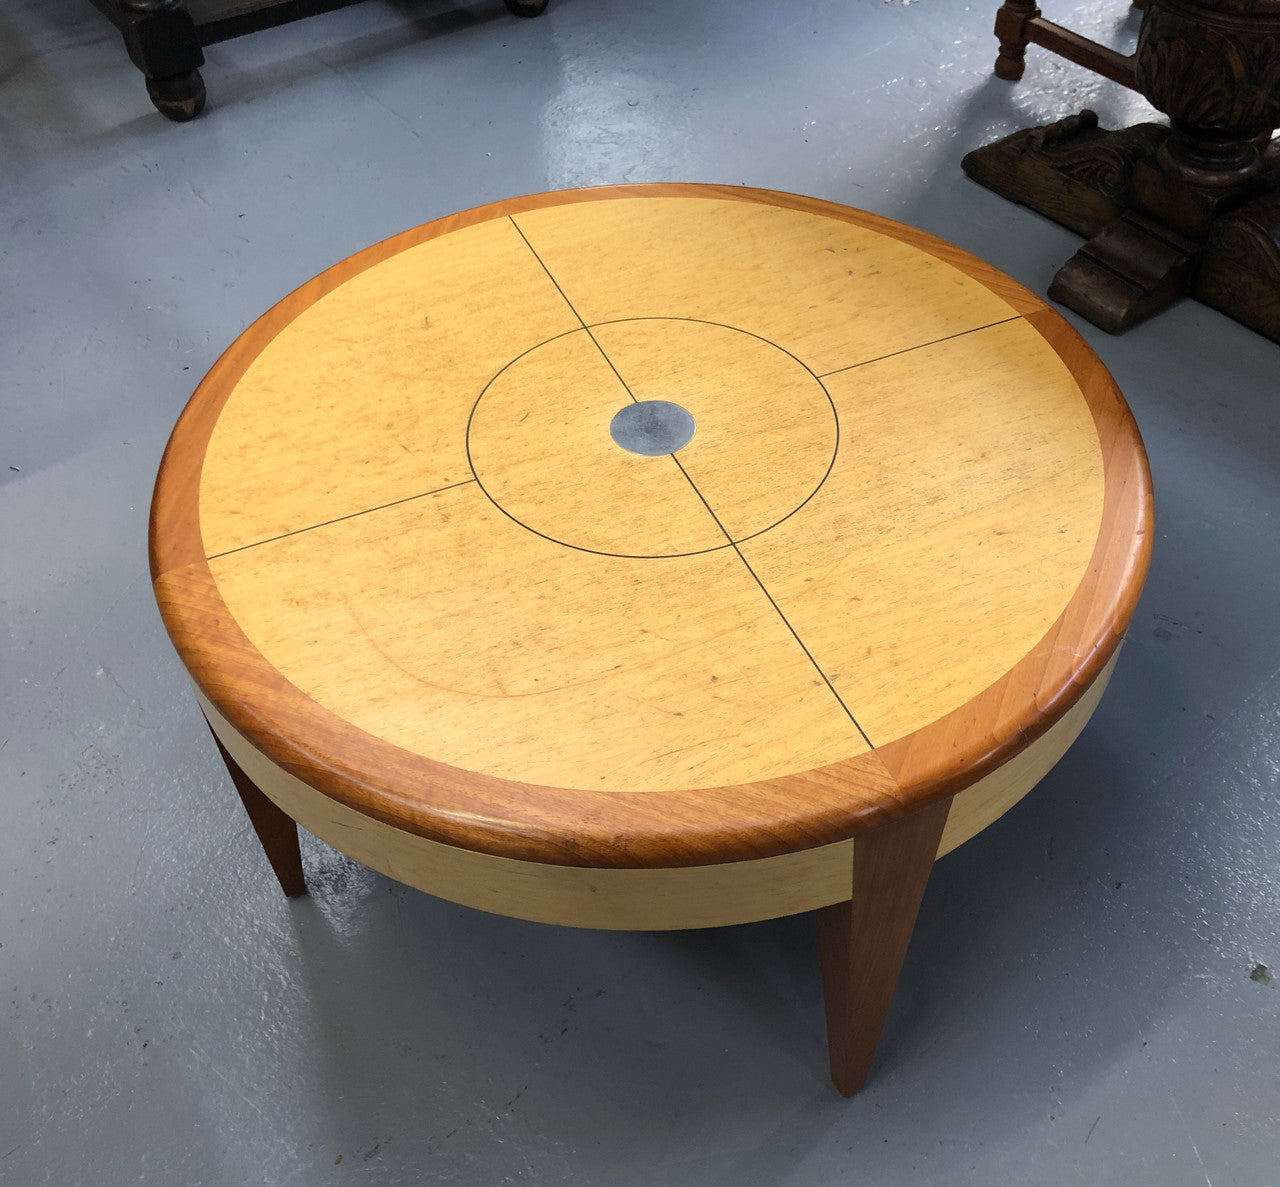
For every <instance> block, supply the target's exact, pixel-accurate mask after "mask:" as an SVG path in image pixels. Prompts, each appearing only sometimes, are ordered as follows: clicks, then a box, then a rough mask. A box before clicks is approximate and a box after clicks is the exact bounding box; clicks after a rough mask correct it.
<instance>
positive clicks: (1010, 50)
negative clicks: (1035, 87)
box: [996, 0, 1040, 82]
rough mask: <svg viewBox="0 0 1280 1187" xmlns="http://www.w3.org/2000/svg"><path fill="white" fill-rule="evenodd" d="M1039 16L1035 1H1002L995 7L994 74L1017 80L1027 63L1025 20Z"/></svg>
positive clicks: (1009, 80) (1010, 80)
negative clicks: (996, 48) (996, 42)
mask: <svg viewBox="0 0 1280 1187" xmlns="http://www.w3.org/2000/svg"><path fill="white" fill-rule="evenodd" d="M1039 15H1040V10H1039V9H1038V8H1037V7H1036V5H1035V0H1004V3H1003V4H1002V5H1000V7H999V8H998V9H997V10H996V36H997V37H998V38H999V39H1000V53H999V54H998V55H997V57H996V77H997V78H1003V79H1005V80H1006V81H1007V82H1017V81H1018V79H1020V78H1021V77H1022V72H1023V70H1024V69H1025V68H1026V64H1027V45H1028V43H1029V42H1030V40H1031V39H1030V37H1029V36H1028V32H1027V22H1028V21H1030V20H1034V19H1035V18H1036V17H1038V16H1039Z"/></svg>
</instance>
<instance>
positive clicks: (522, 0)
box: [506, 0, 547, 16]
mask: <svg viewBox="0 0 1280 1187" xmlns="http://www.w3.org/2000/svg"><path fill="white" fill-rule="evenodd" d="M506 5H507V11H508V12H509V13H510V14H511V15H512V16H541V15H542V14H543V12H544V11H545V10H546V7H547V0H506Z"/></svg>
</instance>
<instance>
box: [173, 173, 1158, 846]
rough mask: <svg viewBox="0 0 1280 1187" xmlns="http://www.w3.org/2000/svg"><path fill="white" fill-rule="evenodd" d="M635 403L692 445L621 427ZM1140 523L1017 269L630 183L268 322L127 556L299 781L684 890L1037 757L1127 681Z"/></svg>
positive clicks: (422, 233)
mask: <svg viewBox="0 0 1280 1187" xmlns="http://www.w3.org/2000/svg"><path fill="white" fill-rule="evenodd" d="M645 399H667V400H673V401H675V402H677V403H680V404H681V405H682V406H685V407H686V408H688V410H689V411H690V412H691V413H692V414H693V416H694V420H695V422H696V426H697V427H696V431H695V435H694V438H693V440H692V441H691V442H690V443H689V445H687V446H686V447H685V448H683V449H682V450H680V451H679V452H678V453H676V454H674V455H670V456H662V457H656V458H653V457H640V456H638V455H635V454H631V453H628V452H627V451H625V450H622V449H619V448H618V447H617V446H616V445H614V444H613V442H612V441H611V439H610V437H609V433H608V426H609V421H610V419H611V418H612V416H613V415H614V414H615V413H616V412H617V411H618V409H619V408H620V407H622V406H623V405H624V404H626V403H628V402H630V401H632V400H645ZM1150 514H1151V511H1150V480H1149V476H1148V473H1147V467H1146V459H1145V455H1144V453H1143V450H1142V446H1141V442H1140V439H1139V437H1138V435H1137V431H1136V429H1135V427H1134V425H1133V421H1132V417H1131V416H1130V414H1129V412H1128V409H1127V407H1126V406H1125V404H1124V402H1123V400H1122V398H1121V397H1120V396H1119V393H1118V392H1117V391H1116V389H1115V386H1114V384H1113V383H1112V381H1111V379H1110V377H1109V376H1108V375H1107V373H1106V371H1105V369H1104V368H1103V367H1102V366H1101V364H1100V363H1099V362H1098V360H1097V359H1096V357H1095V356H1093V354H1092V353H1091V352H1090V351H1089V349H1088V347H1087V346H1086V345H1085V344H1084V343H1083V341H1082V340H1081V339H1080V338H1079V337H1078V336H1077V335H1076V334H1075V333H1074V332H1073V331H1072V330H1071V329H1070V328H1069V327H1068V326H1067V324H1066V323H1065V322H1064V321H1063V320H1062V319H1061V318H1060V317H1058V316H1057V315H1056V314H1054V313H1052V311H1050V310H1049V309H1048V308H1047V307H1046V306H1044V304H1043V303H1042V302H1040V301H1039V300H1038V299H1037V298H1035V297H1034V296H1033V295H1031V294H1030V293H1028V292H1026V290H1023V289H1021V288H1020V287H1019V286H1018V285H1016V284H1015V283H1014V282H1013V281H1011V280H1010V279H1009V278H1007V277H1004V276H1003V275H1002V274H1000V273H998V272H996V271H995V270H994V269H992V268H991V267H990V266H989V265H986V264H983V263H981V262H980V261H977V260H975V259H973V257H970V256H967V255H966V254H965V253H963V252H961V251H959V250H958V249H956V248H954V247H951V246H950V245H947V244H943V243H941V242H940V241H938V240H935V239H932V238H931V237H929V236H927V235H924V234H923V233H921V232H919V231H915V230H913V229H910V228H906V227H903V226H901V225H900V224H895V223H891V222H889V221H888V220H884V219H880V218H877V217H876V216H872V215H868V214H865V213H863V212H859V211H853V210H850V209H848V208H845V207H839V206H834V205H831V204H828V203H823V202H819V201H817V200H814V199H805V198H798V197H794V196H789V195H779V194H773V193H768V192H764V191H752V190H745V189H744V190H739V189H733V188H728V187H700V186H651V187H622V188H617V189H608V190H594V191H573V192H569V193H565V194H558V195H555V194H553V195H537V196H534V197H531V198H524V199H517V200H514V201H512V202H508V203H499V204H496V205H495V206H492V207H486V208H480V209H479V210H476V211H470V212H467V213H466V214H464V215H459V216H454V217H452V218H449V219H445V220H441V221H440V222H438V223H434V224H428V225H427V226H426V227H422V228H417V229H416V230H414V231H411V232H407V233H406V234H405V235H403V236H398V237H396V238H395V239H392V240H389V241H387V242H386V243H384V244H379V245H377V246H375V247H374V248H370V249H369V250H368V251H366V252H362V253H359V254H358V255H356V256H353V257H351V259H349V260H346V261H344V262H343V263H342V264H340V265H338V266H336V267H335V268H334V269H331V270H330V271H329V272H327V273H324V274H322V275H321V276H320V277H317V278H316V280H314V281H312V282H310V283H309V284H308V285H306V286H304V287H303V288H302V289H300V290H298V292H297V293H295V294H293V295H292V296H291V297H289V298H286V300H285V301H283V302H282V303H281V304H280V305H279V306H277V307H276V308H275V309H273V310H271V311H270V312H269V313H268V314H266V315H265V316H264V317H263V318H262V319H260V321H259V322H257V323H255V324H254V325H253V326H252V327H250V329H249V330H248V331H246V333H245V334H244V335H242V337H241V338H240V339H239V340H238V341H237V343H236V344H235V345H234V346H233V347H232V348H231V349H230V350H229V351H228V352H227V354H226V355H224V356H223V358H222V359H221V360H220V361H219V362H218V364H217V365H215V367H214V369H213V370H212V371H211V372H210V374H209V376H208V377H207V378H206V380H205V382H204V383H203V384H202V385H201V387H200V388H199V389H198V390H197V392H196V395H195V396H194V397H193V398H192V401H191V403H190V404H189V405H188V408H187V410H186V411H185V412H184V414H183V417H182V419H181V420H180V421H179V424H178V426H177V428H176V429H175V432H174V435H173V438H172V440H171V442H170V446H169V449H168V450H167V452H166V455H165V459H164V461H163V463H162V465H161V471H160V475H159V478H158V480H157V488H156V497H155V501H154V503H153V509H152V533H151V545H152V567H153V576H154V578H155V585H156V593H157V598H158V600H159V602H160V606H161V610H162V614H163V615H164V618H165V622H166V625H167V626H168V628H169V630H170V633H171V635H172V636H173V638H174V641H175V644H176V645H177V647H178V650H179V652H180V654H181V655H182V658H183V660H184V662H185V663H186V664H187V667H188V668H189V670H190V671H191V672H192V674H193V676H194V677H195V679H196V681H197V684H198V685H199V687H200V688H201V689H202V691H203V693H204V695H205V696H207V697H208V699H209V701H210V702H211V703H212V705H213V706H215V707H216V709H217V711H218V712H220V713H221V714H223V715H224V716H225V719H226V720H227V722H228V723H229V724H230V725H231V727H232V728H234V730H235V731H236V732H237V733H238V734H239V735H240V736H241V737H243V738H244V739H245V740H246V741H247V743H248V744H250V745H252V746H253V747H254V748H255V749H257V750H258V751H259V752H260V753H261V754H263V755H265V756H266V757H267V758H268V759H269V761H271V762H272V763H275V764H276V765H278V766H279V767H281V768H282V769H283V770H284V771H285V772H287V773H288V774H290V775H291V776H293V777H296V778H297V779H299V780H301V781H302V782H303V783H305V784H307V785H309V786H310V787H312V788H315V789H317V790H318V791H320V792H321V793H323V794H324V795H326V796H329V797H331V798H332V799H334V800H336V801H338V802H339V803H341V804H344V805H346V806H347V807H348V808H350V809H352V810H354V811H356V812H358V813H361V814H363V815H365V816H367V817H369V818H372V819H373V820H376V821H380V822H382V823H384V824H387V825H390V826H392V827H394V828H396V829H400V830H404V831H407V832H409V833H413V834H416V835H418V836H421V837H424V838H428V839H431V840H434V841H437V842H440V843H442V844H445V845H452V846H458V847H461V848H464V849H469V850H475V851H477V852H482V853H487V854H493V855H497V856H501V857H505V858H512V859H516V860H522V861H536V862H544V863H550V864H559V865H568V866H580V867H602V868H607V867H621V868H635V867H673V866H696V865H707V864H715V863H720V862H741V861H746V860H749V859H752V858H759V857H767V856H771V855H780V854H785V853H790V852H792V851H795V850H804V849H812V848H816V847H819V846H824V845H832V844H836V843H838V842H840V841H842V840H844V839H846V838H849V837H851V836H853V835H854V834H855V833H857V832H858V831H859V830H861V829H863V828H866V827H867V826H869V825H871V824H874V823H875V822H877V821H879V820H881V819H883V818H884V817H885V816H886V814H891V813H894V812H897V811H899V810H901V809H902V808H904V807H909V806H911V805H913V804H917V803H922V802H924V801H927V800H930V799H932V798H936V797H941V796H946V795H950V794H952V793H954V792H955V791H957V790H960V789H962V788H964V787H966V786H968V785H970V784H974V783H976V782H977V781H978V780H980V779H982V778H983V777H984V776H986V775H988V774H990V773H991V772H992V771H994V770H995V769H996V768H997V767H998V766H999V765H1000V764H1001V763H1004V762H1006V761H1007V760H1009V759H1010V758H1012V757H1013V756H1014V755H1016V754H1017V753H1018V752H1019V751H1020V750H1022V749H1023V748H1024V747H1027V746H1028V745H1029V744H1031V743H1032V742H1034V741H1035V740H1036V739H1037V738H1039V737H1040V736H1041V735H1043V734H1044V733H1045V731H1047V730H1049V729H1050V727H1052V726H1053V724H1054V722H1055V721H1058V720H1059V719H1061V718H1062V717H1063V715H1064V714H1065V713H1066V712H1067V711H1068V710H1069V709H1070V708H1071V706H1072V705H1073V704H1075V703H1076V702H1077V701H1078V700H1079V699H1080V697H1081V696H1082V695H1083V694H1084V692H1085V691H1086V690H1087V689H1089V688H1090V687H1091V686H1093V685H1094V684H1095V682H1096V681H1097V680H1098V677H1099V676H1100V675H1101V673H1102V671H1103V668H1104V666H1105V665H1106V663H1107V662H1108V660H1109V659H1110V658H1111V657H1112V655H1113V653H1114V651H1115V648H1116V646H1117V644H1118V642H1119V640H1120V638H1121V636H1122V634H1123V632H1124V629H1125V627H1126V626H1127V624H1128V621H1129V618H1130V617H1131V615H1132V612H1133V608H1134V605H1135V603H1136V599H1137V595H1138V593H1139V591H1140V588H1141V583H1142V580H1143V577H1144V575H1145V571H1146V566H1147V562H1148V557H1149V551H1150ZM224 742H225V739H224Z"/></svg>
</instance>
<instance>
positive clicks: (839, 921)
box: [817, 799, 951, 1096]
mask: <svg viewBox="0 0 1280 1187" xmlns="http://www.w3.org/2000/svg"><path fill="white" fill-rule="evenodd" d="M950 808H951V800H950V799H943V800H940V801H937V802H935V803H932V804H928V805H926V806H925V807H923V808H920V809H918V810H916V811H914V812H910V813H906V814H904V815H902V816H899V817H896V818H894V819H891V820H889V821H888V822H887V823H885V824H882V825H880V826H879V827H878V828H875V829H872V830H870V831H868V832H867V833H866V834H862V833H859V834H858V835H857V836H856V837H855V838H854V842H853V898H852V899H851V900H850V901H849V902H847V903H836V904H835V905H834V906H831V907H824V908H822V910H820V911H818V912H817V915H818V944H819V947H820V949H821V952H822V990H823V995H824V997H825V999H826V1007H827V1046H828V1049H829V1052H830V1056H831V1079H832V1081H833V1082H834V1083H835V1086H836V1088H838V1089H839V1090H840V1092H841V1094H842V1095H844V1096H852V1095H853V1094H854V1093H855V1092H858V1091H859V1090H860V1089H861V1088H862V1086H863V1085H864V1084H865V1083H866V1082H867V1072H868V1070H869V1069H870V1067H871V1057H872V1055H873V1054H874V1053H875V1049H876V1042H877V1040H878V1039H879V1038H880V1030H881V1028H882V1027H883V1026H884V1020H885V1017H886V1016H887V1015H888V1013H889V1003H890V1002H891V1001H892V1000H893V990H894V987H895V986H896V985H897V983H898V973H899V972H900V971H901V969H902V961H903V959H904V958H905V956H906V954H907V944H908V943H909V942H910V940H911V930H912V928H913V927H914V926H915V922H916V913H917V912H918V911H919V909H920V900H921V899H922V898H923V897H924V888H925V884H926V883H927V882H928V881H929V871H930V870H931V869H932V868H933V860H934V858H935V857H936V856H937V854H938V843H939V841H940V840H941V839H942V826H943V825H944V824H945V823H946V821H947V812H948V811H949V810H950Z"/></svg>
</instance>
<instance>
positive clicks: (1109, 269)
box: [1049, 211, 1199, 334]
mask: <svg viewBox="0 0 1280 1187" xmlns="http://www.w3.org/2000/svg"><path fill="white" fill-rule="evenodd" d="M1198 254H1199V245H1198V244H1196V243H1194V242H1192V241H1191V240H1188V239H1185V238H1183V237H1182V236H1181V235H1178V234H1177V233H1176V232H1174V231H1171V230H1169V229H1168V228H1166V227H1161V226H1159V225H1158V224H1156V223H1153V222H1152V221H1151V220H1150V219H1145V218H1143V217H1142V216H1141V215H1138V214H1135V213H1133V212H1132V211H1130V212H1129V213H1127V214H1124V215H1122V216H1121V217H1120V218H1118V219H1116V221H1115V222H1113V223H1111V224H1110V225H1109V226H1107V227H1104V228H1103V229H1102V230H1101V231H1099V232H1098V234H1096V235H1095V236H1093V238H1092V239H1090V240H1089V242H1088V243H1086V244H1085V245H1084V246H1083V247H1082V248H1080V250H1079V251H1077V252H1076V254H1075V255H1073V256H1072V257H1071V258H1070V259H1069V260H1068V261H1067V262H1066V263H1065V264H1063V265H1062V267H1061V268H1059V269H1058V273H1057V275H1056V276H1055V277H1054V278H1053V283H1052V284H1050V285H1049V296H1050V297H1051V298H1052V299H1053V300H1055V301H1061V302H1062V304H1063V305H1066V306H1067V307H1068V308H1069V309H1074V310H1075V311H1076V312H1077V313H1079V314H1081V315H1082V316H1084V317H1087V318H1088V319H1089V320H1090V321H1091V322H1093V324H1094V325H1095V326H1100V327H1101V328H1102V329H1104V330H1106V331H1107V332H1108V333H1109V334H1118V333H1120V332H1121V331H1122V330H1127V329H1129V328H1130V327H1132V326H1136V325H1137V324H1138V323H1139V322H1143V321H1146V319H1147V318H1149V317H1151V316H1152V315H1153V314H1156V313H1159V312H1160V310H1162V309H1164V308H1166V307H1167V306H1169V305H1172V304H1173V302H1174V301H1176V300H1177V299H1178V298H1179V297H1181V296H1182V295H1183V294H1184V293H1185V292H1187V291H1188V289H1190V287H1191V280H1192V275H1193V270H1194V266H1195V261H1196V257H1197V255H1198Z"/></svg>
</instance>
